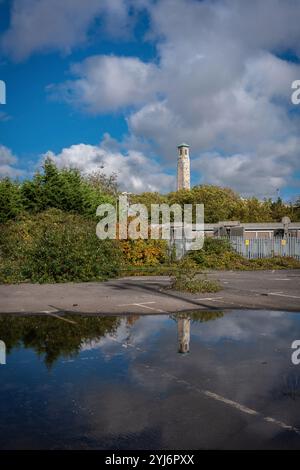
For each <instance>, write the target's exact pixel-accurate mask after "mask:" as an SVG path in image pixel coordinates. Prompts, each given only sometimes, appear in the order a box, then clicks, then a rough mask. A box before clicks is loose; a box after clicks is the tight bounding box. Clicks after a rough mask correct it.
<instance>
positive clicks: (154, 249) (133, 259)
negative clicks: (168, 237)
mask: <svg viewBox="0 0 300 470" xmlns="http://www.w3.org/2000/svg"><path fill="white" fill-rule="evenodd" d="M121 248H122V251H123V254H124V259H125V262H126V263H127V264H129V265H132V266H158V265H160V264H162V263H164V262H166V261H167V259H168V249H167V248H168V246H167V243H166V241H165V240H142V239H139V240H126V241H122V242H121Z"/></svg>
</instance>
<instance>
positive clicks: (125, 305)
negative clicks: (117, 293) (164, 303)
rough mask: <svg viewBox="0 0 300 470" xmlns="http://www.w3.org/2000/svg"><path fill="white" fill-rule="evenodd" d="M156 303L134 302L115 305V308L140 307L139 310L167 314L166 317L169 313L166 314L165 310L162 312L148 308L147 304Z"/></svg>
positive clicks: (158, 309)
mask: <svg viewBox="0 0 300 470" xmlns="http://www.w3.org/2000/svg"><path fill="white" fill-rule="evenodd" d="M155 303H156V302H154V301H153V302H140V303H138V302H134V303H131V304H121V305H117V307H140V308H145V309H148V310H152V311H155V312H158V313H167V314H168V315H170V312H167V311H166V310H162V309H161V308H157V307H150V306H149V304H155Z"/></svg>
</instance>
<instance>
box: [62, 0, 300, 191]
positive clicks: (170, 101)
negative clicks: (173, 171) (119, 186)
mask: <svg viewBox="0 0 300 470" xmlns="http://www.w3.org/2000/svg"><path fill="white" fill-rule="evenodd" d="M143 5H144V7H146V8H147V9H148V13H149V16H150V25H151V26H150V30H149V31H148V33H147V37H148V39H151V40H152V41H155V43H156V47H157V58H156V59H157V60H156V61H155V63H154V62H153V63H145V62H142V61H141V60H140V59H139V58H133V57H131V58H124V57H115V56H96V57H91V58H89V59H86V60H85V61H83V62H82V63H79V64H77V65H75V66H73V67H72V69H71V72H72V73H73V74H74V79H71V80H69V81H68V82H66V83H64V84H62V85H61V86H60V87H59V92H60V93H61V95H60V96H63V98H64V99H66V100H67V101H68V102H71V103H73V104H76V106H82V107H83V108H85V110H86V111H89V112H92V113H103V112H108V111H114V112H116V111H118V110H121V111H122V112H124V108H126V114H125V116H126V119H127V123H128V128H129V135H128V137H127V139H126V142H127V144H128V145H129V148H134V149H135V150H140V151H141V149H143V150H144V149H145V145H146V144H145V143H148V146H149V147H148V148H149V149H151V152H152V153H153V154H156V155H160V156H161V157H162V159H163V161H164V162H165V163H167V164H169V166H170V167H171V165H172V167H173V168H174V167H175V164H176V156H175V147H176V144H177V143H178V142H179V141H181V140H185V141H188V142H189V143H190V145H191V152H192V157H194V161H193V162H192V169H193V170H194V172H197V171H198V172H199V174H198V179H199V182H200V181H202V182H211V183H217V184H224V185H230V186H232V187H233V188H234V189H237V190H239V191H241V192H242V193H247V194H248V195H250V194H257V195H260V196H272V195H274V194H275V193H276V189H277V188H282V187H284V186H286V185H287V184H293V174H294V173H296V172H297V171H299V169H300V163H299V162H300V158H299V157H300V147H299V139H298V136H299V128H300V116H299V114H297V113H291V100H290V96H291V83H292V81H293V80H295V79H297V78H299V76H300V65H299V63H296V62H291V61H288V60H287V59H286V58H285V55H284V53H285V52H287V51H289V52H291V51H292V52H293V54H294V55H295V56H297V55H298V57H299V58H300V29H299V24H300V8H299V3H298V2H297V0H286V1H282V0H266V1H264V2H261V1H259V0H254V1H253V2H240V1H238V0H223V1H219V0H217V1H212V0H204V1H202V2H198V1H195V0H178V1H176V2H174V1H172V0H163V1H158V2H150V1H149V2H143ZM54 93H57V89H56V90H54ZM130 146H131V147H130ZM194 174H195V173H194Z"/></svg>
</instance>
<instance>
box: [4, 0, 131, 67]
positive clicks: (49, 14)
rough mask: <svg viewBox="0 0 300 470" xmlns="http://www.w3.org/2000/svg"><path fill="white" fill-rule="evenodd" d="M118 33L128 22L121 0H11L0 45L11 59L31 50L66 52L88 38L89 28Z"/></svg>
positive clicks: (26, 54) (125, 6) (33, 51)
mask: <svg viewBox="0 0 300 470" xmlns="http://www.w3.org/2000/svg"><path fill="white" fill-rule="evenodd" d="M99 18H101V20H102V25H101V28H102V30H105V31H106V32H107V33H109V34H112V35H118V36H119V35H120V34H121V35H122V34H124V32H125V31H126V29H127V25H128V6H127V4H126V1H125V0H88V1H83V0H63V1H62V0H51V1H49V0H14V2H13V5H12V10H11V20H10V27H9V29H8V30H7V31H6V32H5V33H4V35H3V37H2V40H1V45H2V49H3V50H4V51H5V52H6V53H7V54H8V55H10V56H11V57H12V58H13V59H14V60H17V61H19V60H24V59H26V58H27V57H28V56H30V55H31V54H32V53H35V52H43V51H49V50H50V51H52V50H59V51H61V52H63V53H69V52H70V51H71V50H72V49H73V48H74V47H75V46H78V45H80V44H84V43H86V42H87V41H88V39H89V35H90V33H91V30H93V29H94V30H95V31H93V32H94V34H97V33H98V34H99V30H98V31H97V25H96V20H97V19H99Z"/></svg>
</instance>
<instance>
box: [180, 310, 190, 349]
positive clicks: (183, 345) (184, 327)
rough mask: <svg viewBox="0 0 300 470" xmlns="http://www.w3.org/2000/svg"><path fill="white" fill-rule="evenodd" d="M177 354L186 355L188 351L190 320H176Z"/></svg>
mask: <svg viewBox="0 0 300 470" xmlns="http://www.w3.org/2000/svg"><path fill="white" fill-rule="evenodd" d="M177 332H178V352H179V353H188V352H189V351H190V335H191V320H190V319H189V318H178V320H177Z"/></svg>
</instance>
